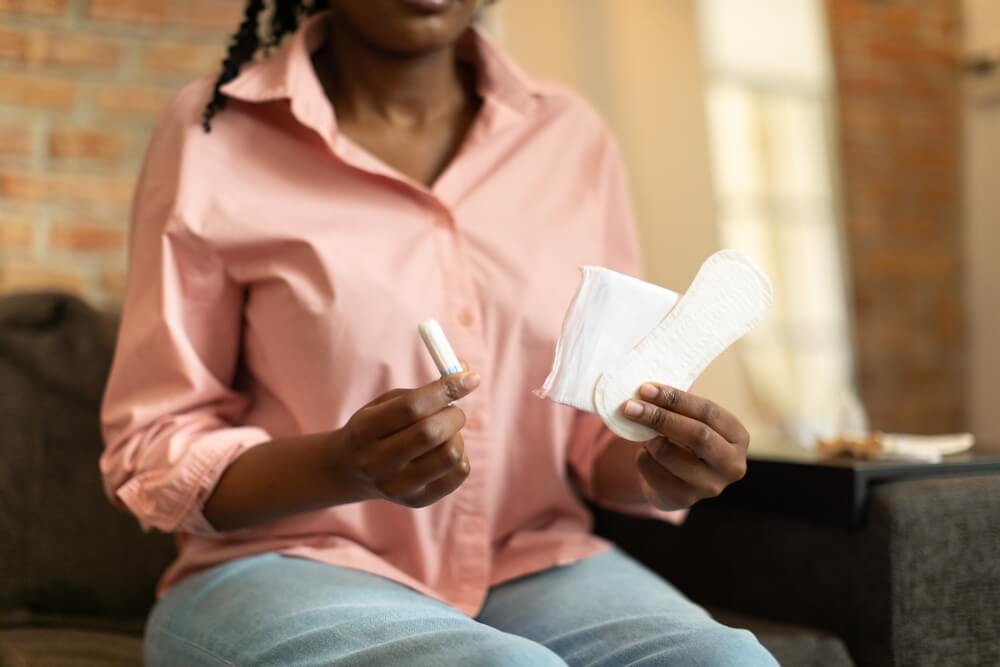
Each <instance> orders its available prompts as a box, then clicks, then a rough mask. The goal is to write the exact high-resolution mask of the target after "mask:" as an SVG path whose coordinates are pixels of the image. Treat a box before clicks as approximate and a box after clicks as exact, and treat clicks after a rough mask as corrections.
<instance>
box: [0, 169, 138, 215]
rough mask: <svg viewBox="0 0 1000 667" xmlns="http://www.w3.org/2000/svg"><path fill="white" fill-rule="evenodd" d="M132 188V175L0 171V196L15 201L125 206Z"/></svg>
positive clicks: (129, 199)
mask: <svg viewBox="0 0 1000 667" xmlns="http://www.w3.org/2000/svg"><path fill="white" fill-rule="evenodd" d="M133 188H134V178H133V177H132V176H122V175H96V174H84V173H74V174H64V173H48V174H37V173H27V172H24V171H16V170H10V169H7V170H0V197H6V198H8V199H12V200H15V201H23V202H53V201H56V202H71V203H84V204H114V205H119V206H126V205H128V204H129V203H130V202H131V200H132V190H133Z"/></svg>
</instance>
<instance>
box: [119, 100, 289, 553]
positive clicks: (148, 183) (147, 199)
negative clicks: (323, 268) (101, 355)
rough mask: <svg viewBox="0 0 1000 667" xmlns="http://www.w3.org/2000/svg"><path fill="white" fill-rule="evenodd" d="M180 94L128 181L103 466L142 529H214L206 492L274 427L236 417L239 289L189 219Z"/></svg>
mask: <svg viewBox="0 0 1000 667" xmlns="http://www.w3.org/2000/svg"><path fill="white" fill-rule="evenodd" d="M187 93H188V95H191V94H192V93H191V91H187ZM184 95H185V94H184V93H182V95H181V97H179V98H178V100H177V101H175V103H174V104H173V105H172V106H171V108H170V109H168V111H167V112H166V113H165V115H164V116H163V117H162V118H161V120H160V122H159V123H158V125H157V128H156V130H155V132H154V136H153V139H152V141H151V143H150V147H149V149H148V151H147V155H146V160H145V164H144V167H143V170H142V175H141V177H140V181H139V185H138V187H137V190H136V195H135V202H134V204H133V211H132V219H131V226H130V236H129V269H128V282H127V287H126V290H125V296H124V301H123V304H122V318H121V325H120V329H119V333H118V342H117V347H116V350H115V357H114V362H113V364H112V370H111V374H110V377H109V380H108V384H107V387H106V389H105V393H104V398H103V402H102V406H101V424H102V429H103V435H104V441H105V449H104V453H103V455H102V457H101V461H100V468H101V473H102V475H103V479H104V486H105V491H106V493H107V494H108V497H109V498H110V499H111V500H112V502H113V503H115V504H116V505H119V506H124V507H125V508H127V509H128V510H129V511H131V512H132V513H133V514H134V515H135V516H136V517H137V518H138V520H139V522H140V523H141V524H142V526H143V527H144V528H145V529H147V530H148V529H149V528H157V529H160V530H163V531H165V532H186V533H198V534H206V535H212V534H215V531H214V529H213V528H212V526H211V525H210V524H209V522H208V521H207V520H206V519H205V517H204V515H203V514H202V506H203V504H204V502H205V500H206V499H207V497H208V495H209V494H210V493H211V491H212V489H213V488H214V487H215V485H216V483H217V482H218V480H219V478H220V477H221V476H222V473H223V472H224V471H225V469H226V467H227V466H228V465H229V464H230V463H231V462H232V461H233V460H234V459H236V458H237V457H238V456H239V455H240V454H241V453H243V451H245V450H246V449H248V448H250V447H252V446H254V445H256V444H260V443H262V442H265V441H267V440H270V436H269V434H268V433H267V432H265V431H264V430H263V429H260V428H256V427H253V426H246V425H242V424H241V421H242V419H243V418H244V417H245V415H246V412H247V408H248V406H249V398H248V397H247V396H246V395H243V394H241V393H240V392H238V391H235V390H234V389H233V388H232V387H231V383H232V380H233V376H234V372H235V369H236V366H237V363H238V358H239V353H240V338H241V327H242V307H243V290H242V288H241V286H239V285H237V284H235V283H234V282H233V281H232V280H231V279H230V278H229V277H228V276H227V274H226V270H225V266H224V264H223V262H222V261H221V260H220V258H219V257H218V256H217V254H216V253H215V252H213V250H212V248H209V247H207V246H206V245H205V244H204V242H203V241H202V240H201V239H200V238H199V237H198V235H197V234H196V233H194V232H193V231H192V229H191V227H190V226H189V223H190V220H189V219H186V216H187V217H188V218H189V217H190V215H191V212H192V211H195V212H196V211H198V209H199V206H198V205H197V202H196V201H194V200H195V199H196V193H194V192H192V190H194V189H195V187H194V186H193V185H192V184H189V183H188V182H186V181H185V179H190V178H197V177H198V175H197V174H194V175H189V174H188V173H187V171H188V170H186V168H185V156H186V155H188V154H189V153H190V152H191V151H192V148H191V146H190V145H189V143H190V142H191V140H192V136H193V130H194V128H196V127H197V122H196V118H191V117H190V116H191V114H190V107H191V105H190V104H185V103H184V99H183V97H184ZM202 208H207V207H202Z"/></svg>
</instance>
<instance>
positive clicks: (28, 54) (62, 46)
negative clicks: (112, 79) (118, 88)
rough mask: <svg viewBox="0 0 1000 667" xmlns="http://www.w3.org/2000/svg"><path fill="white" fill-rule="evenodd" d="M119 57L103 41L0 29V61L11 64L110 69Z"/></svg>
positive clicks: (74, 36) (41, 32) (115, 49)
mask: <svg viewBox="0 0 1000 667" xmlns="http://www.w3.org/2000/svg"><path fill="white" fill-rule="evenodd" d="M120 56H121V53H120V49H119V48H118V46H117V45H116V44H115V43H114V42H112V41H110V40H106V39H97V38H93V37H84V36H80V35H76V34H73V33H67V32H50V31H44V30H15V29H12V28H7V29H4V28H0V58H3V59H7V60H13V61H15V62H21V63H41V64H46V65H71V66H87V67H113V66H115V65H117V64H118V61H119V60H120Z"/></svg>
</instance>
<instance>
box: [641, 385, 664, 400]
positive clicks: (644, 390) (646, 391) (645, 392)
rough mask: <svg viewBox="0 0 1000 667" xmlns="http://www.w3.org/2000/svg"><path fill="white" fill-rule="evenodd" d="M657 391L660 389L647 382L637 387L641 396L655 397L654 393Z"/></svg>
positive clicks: (657, 392)
mask: <svg viewBox="0 0 1000 667" xmlns="http://www.w3.org/2000/svg"><path fill="white" fill-rule="evenodd" d="M659 393H660V390H659V389H657V388H656V386H655V385H652V384H649V383H648V382H647V383H646V384H644V385H642V386H641V387H639V395H640V396H642V397H643V398H656V395H657V394H659Z"/></svg>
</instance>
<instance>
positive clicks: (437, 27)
mask: <svg viewBox="0 0 1000 667" xmlns="http://www.w3.org/2000/svg"><path fill="white" fill-rule="evenodd" d="M334 6H335V7H336V8H337V10H338V12H339V13H340V15H341V16H342V17H343V19H344V20H346V21H347V22H348V23H350V24H351V26H352V28H353V29H354V30H355V31H356V32H357V33H359V34H360V35H361V36H362V37H364V38H365V40H366V41H368V42H369V43H371V44H373V45H374V46H377V47H378V48H380V49H383V50H385V51H387V52H390V53H396V54H400V55H411V56H412V55H420V54H421V53H427V52H430V51H436V50H438V49H441V48H444V47H446V46H448V45H450V44H453V43H454V42H455V41H456V40H457V39H458V38H459V37H460V36H461V35H462V33H464V32H465V30H466V29H467V28H468V27H469V25H470V24H471V23H472V20H473V18H474V17H475V14H476V6H477V2H476V0H339V1H337V2H335V3H334Z"/></svg>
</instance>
